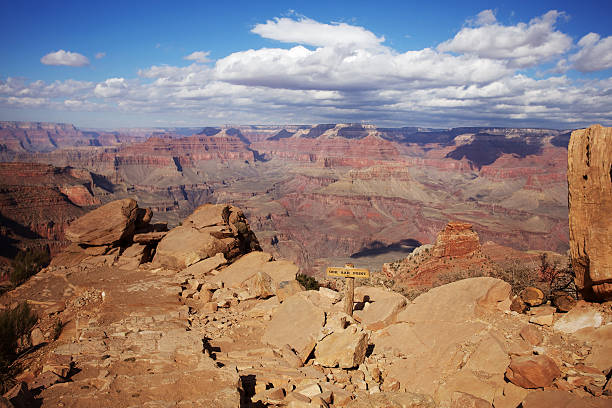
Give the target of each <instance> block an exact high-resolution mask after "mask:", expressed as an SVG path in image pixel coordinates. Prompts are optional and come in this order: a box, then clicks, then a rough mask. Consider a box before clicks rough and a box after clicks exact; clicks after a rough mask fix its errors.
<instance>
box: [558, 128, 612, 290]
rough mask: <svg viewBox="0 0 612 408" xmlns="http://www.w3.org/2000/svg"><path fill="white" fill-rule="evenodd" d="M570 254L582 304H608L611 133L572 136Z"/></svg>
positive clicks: (611, 241) (611, 287) (606, 130)
mask: <svg viewBox="0 0 612 408" xmlns="http://www.w3.org/2000/svg"><path fill="white" fill-rule="evenodd" d="M567 155H568V157H567V183H568V189H569V224H570V255H571V259H572V269H573V271H574V272H575V274H576V286H577V288H578V289H579V290H580V291H581V292H582V294H583V296H584V297H585V298H587V299H589V298H595V299H600V300H605V299H612V284H610V283H608V282H609V281H610V280H611V279H612V234H611V233H610V231H612V217H610V213H612V182H611V181H612V180H611V179H610V178H611V176H610V168H611V166H612V128H609V127H602V126H600V125H593V126H590V127H589V128H587V129H581V130H575V131H574V132H572V136H571V139H570V143H569V146H568V152H567Z"/></svg>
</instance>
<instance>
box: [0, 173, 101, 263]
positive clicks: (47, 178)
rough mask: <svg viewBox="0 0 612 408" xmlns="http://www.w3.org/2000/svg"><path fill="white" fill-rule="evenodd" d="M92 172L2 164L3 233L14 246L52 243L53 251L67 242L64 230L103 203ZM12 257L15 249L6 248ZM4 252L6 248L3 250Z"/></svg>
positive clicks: (0, 192) (1, 200) (1, 202)
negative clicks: (89, 210) (12, 241)
mask: <svg viewBox="0 0 612 408" xmlns="http://www.w3.org/2000/svg"><path fill="white" fill-rule="evenodd" d="M94 187H95V183H94V180H93V178H92V174H91V173H89V172H87V171H83V170H76V169H72V168H59V167H54V166H50V165H44V164H36V163H0V215H1V216H2V222H1V224H2V226H1V228H2V230H1V231H2V233H1V235H2V236H3V237H5V238H6V239H9V238H10V239H15V240H16V241H15V245H16V246H17V247H19V246H21V245H20V242H22V241H23V243H24V244H26V245H28V244H27V243H29V244H36V245H49V246H50V249H51V251H52V252H56V251H57V250H58V249H59V248H61V247H62V246H64V245H65V244H66V241H65V239H64V229H65V227H66V226H67V225H68V223H70V222H71V221H72V220H75V219H76V218H78V217H80V216H81V215H83V214H84V213H85V212H86V211H87V209H90V208H92V207H95V206H97V205H99V204H100V200H99V198H97V197H96V196H95V195H94V191H95V189H94ZM3 249H4V250H5V251H6V252H7V253H3V254H2V255H3V256H11V253H12V252H14V251H15V250H16V248H12V249H11V248H9V247H8V246H7V247H4V248H3ZM3 252H4V251H3Z"/></svg>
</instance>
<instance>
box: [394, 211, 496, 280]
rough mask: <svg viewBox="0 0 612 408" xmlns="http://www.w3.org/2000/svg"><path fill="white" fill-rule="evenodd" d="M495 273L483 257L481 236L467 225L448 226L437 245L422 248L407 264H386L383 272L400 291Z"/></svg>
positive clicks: (455, 224) (406, 261)
mask: <svg viewBox="0 0 612 408" xmlns="http://www.w3.org/2000/svg"><path fill="white" fill-rule="evenodd" d="M492 269H493V265H492V264H491V262H489V261H488V260H487V259H486V257H485V256H484V254H483V253H482V248H481V246H480V239H479V238H478V234H477V233H476V232H475V231H474V230H473V228H472V225H471V224H468V223H464V222H451V223H448V224H447V225H446V227H444V229H443V230H442V231H440V233H439V234H438V237H437V239H436V243H435V245H433V246H431V245H427V246H424V247H421V248H418V249H417V250H415V251H414V252H413V253H412V254H410V255H409V256H408V257H406V259H404V260H403V261H401V262H399V263H394V264H385V266H384V268H383V270H384V271H385V272H386V273H387V275H388V276H389V277H393V278H394V280H395V282H396V283H397V285H398V286H400V287H411V286H422V287H430V286H432V285H434V284H435V283H438V281H439V280H440V279H442V283H447V282H445V280H449V281H452V280H457V279H461V278H467V277H470V276H471V275H470V274H471V273H477V274H478V276H482V274H483V273H484V274H485V275H486V274H487V273H489V272H490V271H492ZM451 275H453V276H456V278H452V277H451Z"/></svg>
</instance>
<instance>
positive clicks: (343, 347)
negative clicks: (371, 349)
mask: <svg viewBox="0 0 612 408" xmlns="http://www.w3.org/2000/svg"><path fill="white" fill-rule="evenodd" d="M367 348H368V335H367V334H366V333H365V332H364V331H363V330H360V329H357V327H356V326H350V327H348V328H347V329H345V330H339V331H335V332H333V333H332V334H330V335H329V336H327V337H325V338H324V339H323V340H321V341H319V342H318V343H317V346H316V348H315V361H316V362H317V363H319V364H321V365H322V366H323V367H340V368H354V367H357V366H359V365H360V364H361V363H363V360H364V359H365V354H366V350H367Z"/></svg>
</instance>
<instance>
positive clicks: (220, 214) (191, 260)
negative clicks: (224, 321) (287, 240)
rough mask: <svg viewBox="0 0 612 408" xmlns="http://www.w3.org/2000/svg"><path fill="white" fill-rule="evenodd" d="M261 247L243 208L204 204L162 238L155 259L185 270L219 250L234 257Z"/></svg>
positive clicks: (160, 262)
mask: <svg viewBox="0 0 612 408" xmlns="http://www.w3.org/2000/svg"><path fill="white" fill-rule="evenodd" d="M260 249H261V248H260V247H259V243H258V241H257V238H256V237H255V234H254V233H253V231H251V229H250V228H249V225H248V222H247V221H246V218H245V217H244V214H243V213H242V211H240V210H239V209H238V208H236V207H233V206H229V205H223V204H204V205H202V206H200V207H198V208H197V209H196V210H195V211H194V212H193V213H192V214H191V215H190V216H189V217H187V218H186V219H185V220H184V221H183V224H182V225H181V226H179V227H176V228H174V229H172V230H171V231H170V232H168V233H167V234H166V235H165V236H164V237H163V239H162V240H161V241H160V242H159V244H158V245H157V251H156V253H155V257H154V259H153V262H154V263H155V264H157V265H162V266H166V267H169V268H173V269H184V268H186V267H188V266H190V265H193V264H195V263H197V262H199V261H200V260H202V259H207V258H210V257H213V256H215V255H216V254H218V253H222V254H224V255H225V257H226V258H227V259H232V258H235V257H236V256H239V255H241V254H246V253H248V252H250V251H254V250H260Z"/></svg>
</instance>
